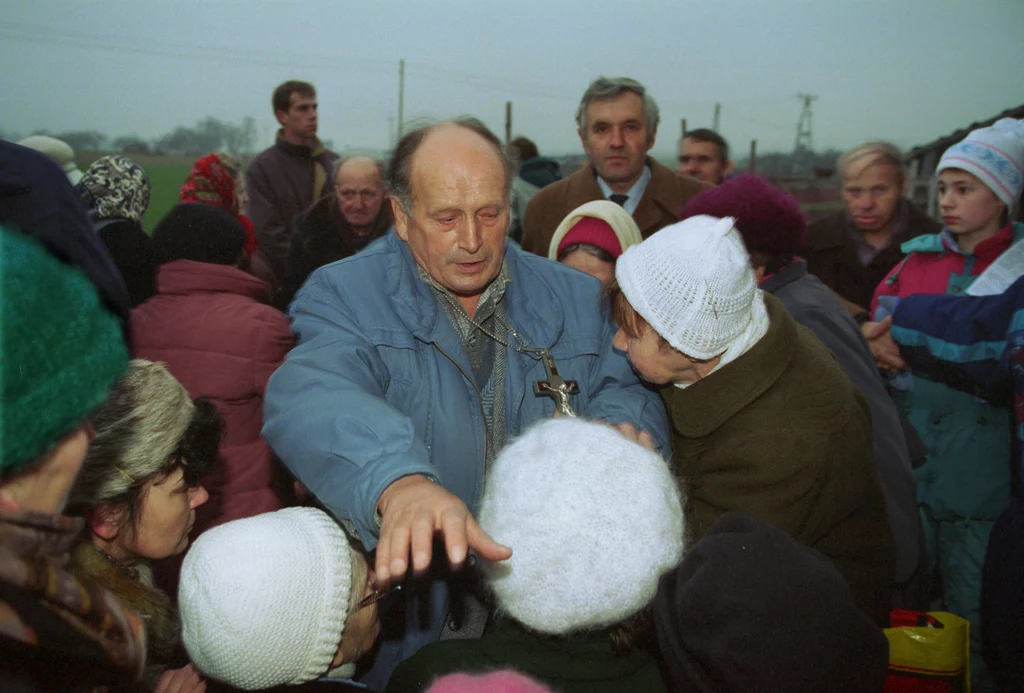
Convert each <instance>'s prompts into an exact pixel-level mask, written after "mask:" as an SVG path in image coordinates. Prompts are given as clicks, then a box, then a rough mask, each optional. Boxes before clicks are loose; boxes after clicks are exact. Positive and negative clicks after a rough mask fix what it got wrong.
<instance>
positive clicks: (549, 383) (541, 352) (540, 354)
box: [441, 291, 579, 417]
mask: <svg viewBox="0 0 1024 693" xmlns="http://www.w3.org/2000/svg"><path fill="white" fill-rule="evenodd" d="M441 295H442V296H444V298H445V300H446V301H448V303H450V304H451V305H452V307H453V308H455V309H456V312H458V313H460V314H461V315H462V317H464V318H466V320H468V321H469V324H470V325H472V326H473V327H475V328H476V329H478V330H480V331H481V332H483V333H484V334H485V335H487V336H488V337H490V338H491V339H493V340H494V341H495V342H497V343H498V344H501V345H502V346H503V347H506V348H508V349H513V350H515V351H516V353H519V354H526V355H527V356H530V357H532V358H535V359H537V360H538V361H541V362H542V363H543V364H544V370H545V372H546V373H547V376H548V377H547V380H538V381H536V382H535V383H534V384H533V393H534V394H535V395H537V396H540V397H550V398H551V399H553V400H554V401H555V412H556V416H558V415H561V416H568V417H575V416H576V411H575V410H574V409H573V407H572V403H571V402H570V400H569V395H575V394H578V393H579V385H578V384H577V383H576V381H575V380H565V379H563V378H562V376H560V375H559V374H558V366H556V365H555V359H554V357H553V356H552V355H551V352H550V351H548V350H547V349H545V348H544V347H535V346H530V345H529V344H527V343H526V342H525V341H524V340H523V338H522V337H520V336H519V333H518V332H516V331H515V328H513V327H512V325H510V324H509V323H508V321H507V320H504V319H502V318H501V317H500V316H499V315H498V313H497V311H495V312H494V314H493V315H494V319H495V321H498V322H502V323H504V324H505V329H506V330H508V331H509V333H510V334H511V335H512V336H513V337H514V338H515V340H516V342H518V344H511V343H510V342H509V341H508V340H505V339H502V338H501V337H499V336H498V335H496V334H494V333H493V332H491V331H490V330H488V329H487V328H485V327H484V326H483V325H481V324H480V323H478V322H477V321H476V320H474V319H473V318H471V317H469V313H467V312H466V311H465V309H463V308H462V306H460V305H459V304H458V303H456V302H455V301H454V299H452V297H451V296H450V295H448V292H447V291H442V292H441Z"/></svg>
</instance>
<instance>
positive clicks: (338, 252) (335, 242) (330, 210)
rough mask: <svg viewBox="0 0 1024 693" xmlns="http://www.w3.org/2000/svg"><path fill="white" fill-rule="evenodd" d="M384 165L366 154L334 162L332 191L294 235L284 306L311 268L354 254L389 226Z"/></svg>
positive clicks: (280, 300) (283, 292)
mask: <svg viewBox="0 0 1024 693" xmlns="http://www.w3.org/2000/svg"><path fill="white" fill-rule="evenodd" d="M382 169H383V164H382V163H381V162H380V161H374V160H373V159H370V158H368V157H365V156H354V157H351V158H348V159H342V160H341V161H339V162H338V167H337V169H336V170H335V173H334V192H333V193H331V194H330V195H325V196H324V197H321V198H320V199H319V200H318V201H317V202H315V203H314V204H313V206H312V207H310V208H309V209H308V210H306V213H305V214H303V215H302V221H301V223H300V224H299V228H298V230H296V232H295V238H293V239H292V245H291V248H290V249H289V251H288V269H287V273H286V274H285V276H284V278H283V281H282V283H281V290H280V292H279V295H278V298H277V301H276V303H277V304H278V305H279V306H280V307H281V308H282V309H285V308H287V307H288V304H289V303H291V300H292V298H293V297H294V296H295V292H297V291H298V290H299V289H300V288H301V287H302V284H303V283H304V282H305V281H306V278H307V277H308V276H309V275H310V274H311V273H312V272H313V270H315V269H316V268H318V267H323V266H324V265H326V264H329V263H331V262H335V261H337V260H341V259H343V258H346V257H349V256H350V255H355V254H356V253H358V252H359V251H360V250H362V249H363V248H365V247H366V246H367V245H369V244H370V243H371V242H372V241H375V240H377V239H378V238H380V237H381V236H383V235H384V233H385V232H386V231H387V230H388V228H390V227H391V206H390V205H387V204H385V201H386V199H387V192H386V190H385V189H384V176H383V172H382Z"/></svg>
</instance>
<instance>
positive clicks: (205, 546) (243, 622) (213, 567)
mask: <svg viewBox="0 0 1024 693" xmlns="http://www.w3.org/2000/svg"><path fill="white" fill-rule="evenodd" d="M351 590H352V555H351V550H350V548H349V543H348V539H347V538H346V536H345V533H344V531H342V529H341V528H340V527H339V526H338V524H337V523H336V522H335V521H334V520H333V519H331V517H330V516H328V515H327V514H326V513H324V512H323V511H320V510H317V509H315V508H286V509H285V510H279V511H277V512H273V513H265V514H263V515H257V516H255V517H248V518H245V519H242V520H234V521H233V522H228V523H226V524H223V525H220V526H218V527H214V528H212V529H210V530H207V531H206V532H204V533H203V534H202V535H200V536H199V538H198V539H197V540H196V542H195V544H194V545H193V546H192V549H191V550H190V551H189V552H188V555H186V556H185V562H184V564H183V565H182V568H181V583H180V585H179V588H178V607H179V609H180V611H181V625H182V639H183V640H184V641H185V649H187V650H188V654H189V656H190V657H191V658H192V662H193V663H194V664H195V665H196V666H197V667H199V669H200V670H201V671H202V672H203V673H204V674H206V675H207V676H210V677H212V678H215V679H218V680H220V681H224V682H226V683H229V684H231V685H232V686H234V687H236V688H243V689H245V690H257V689H262V688H270V687H272V686H280V685H284V684H299V683H303V682H305V681H310V680H312V679H315V678H317V677H319V676H322V675H324V674H325V673H326V672H327V670H328V669H329V668H330V665H331V660H332V659H333V658H334V655H335V653H336V652H337V650H338V646H339V644H340V643H341V634H342V630H343V629H344V627H345V619H346V617H347V616H348V608H349V595H350V594H351Z"/></svg>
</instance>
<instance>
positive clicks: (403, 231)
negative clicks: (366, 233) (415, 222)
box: [388, 196, 409, 242]
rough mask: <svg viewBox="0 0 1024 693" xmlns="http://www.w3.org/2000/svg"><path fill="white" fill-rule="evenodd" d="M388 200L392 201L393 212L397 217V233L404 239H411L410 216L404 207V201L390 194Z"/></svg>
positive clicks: (395, 217)
mask: <svg viewBox="0 0 1024 693" xmlns="http://www.w3.org/2000/svg"><path fill="white" fill-rule="evenodd" d="M388 202H390V203H391V214H392V216H393V217H394V219H395V233H397V234H398V237H399V238H401V239H402V240H403V241H406V242H408V241H409V216H408V215H407V214H406V213H405V210H404V209H402V203H401V202H400V201H399V200H398V198H397V197H394V196H389V197H388Z"/></svg>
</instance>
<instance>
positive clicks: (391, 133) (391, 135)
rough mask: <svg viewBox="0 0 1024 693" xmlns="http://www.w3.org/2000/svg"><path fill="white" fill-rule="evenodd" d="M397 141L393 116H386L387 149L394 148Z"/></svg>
mask: <svg viewBox="0 0 1024 693" xmlns="http://www.w3.org/2000/svg"><path fill="white" fill-rule="evenodd" d="M397 143H398V142H397V141H396V140H395V116H388V149H394V148H395V145H396V144H397Z"/></svg>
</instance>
